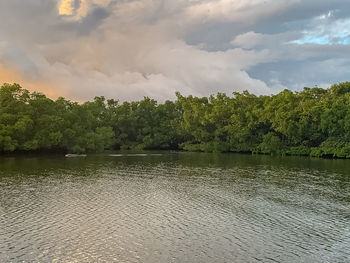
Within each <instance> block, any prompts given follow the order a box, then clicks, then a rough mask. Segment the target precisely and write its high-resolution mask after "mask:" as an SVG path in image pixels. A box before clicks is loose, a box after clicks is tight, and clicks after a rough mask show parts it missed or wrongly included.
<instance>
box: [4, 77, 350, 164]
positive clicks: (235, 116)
mask: <svg viewBox="0 0 350 263" xmlns="http://www.w3.org/2000/svg"><path fill="white" fill-rule="evenodd" d="M176 96H177V99H176V100H175V101H166V102H164V103H160V104H159V103H157V102H156V101H155V100H153V99H150V98H148V97H145V98H144V99H143V100H141V101H136V102H122V103H120V102H119V101H117V100H114V99H108V100H106V99H105V98H104V97H95V99H94V100H93V101H89V102H85V103H77V102H72V101H70V100H66V99H64V98H62V97H60V98H58V99H56V100H52V99H50V98H47V97H46V96H45V95H44V94H42V93H38V92H29V91H28V90H26V89H23V88H22V87H21V86H20V85H18V84H4V85H2V86H1V88H0V152H1V153H7V152H17V151H18V152H22V151H23V152H32V151H49V152H51V151H57V152H71V153H85V152H101V151H104V150H117V149H134V150H143V149H172V150H184V151H203V152H240V153H261V154H271V155H304V156H315V157H330V158H350V82H343V83H338V84H334V85H332V86H331V87H330V88H329V89H322V88H319V87H314V88H304V89H303V90H302V91H300V92H292V91H290V90H284V91H282V92H280V93H278V94H275V95H271V96H256V95H254V94H251V93H249V92H247V91H244V92H242V93H237V92H234V93H233V94H232V96H227V95H226V94H222V93H218V94H217V95H216V96H210V97H194V96H183V95H181V94H180V93H176Z"/></svg>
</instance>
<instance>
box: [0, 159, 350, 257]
mask: <svg viewBox="0 0 350 263" xmlns="http://www.w3.org/2000/svg"><path fill="white" fill-rule="evenodd" d="M122 157H123V158H126V160H127V161H128V159H127V158H128V157H127V156H122ZM129 157H130V158H138V157H144V156H139V155H137V156H129ZM152 158H156V156H153V157H152ZM162 158H163V157H162ZM122 161H123V162H116V163H115V162H110V160H106V161H103V162H102V163H98V164H96V165H91V160H89V159H87V160H83V161H79V162H80V163H79V164H83V166H82V167H81V166H79V169H75V167H74V169H72V168H71V167H69V166H68V167H64V165H66V164H67V163H68V162H69V161H67V160H61V159H60V162H63V164H60V165H63V167H60V169H57V170H50V169H49V170H45V172H42V173H41V174H36V175H33V174H15V175H13V176H5V177H0V262H22V261H23V262H33V261H38V262H152V263H153V262H345V261H346V260H347V259H348V258H350V252H349V251H350V250H349V247H350V229H349V223H350V222H349V221H350V219H349V209H348V208H349V206H348V205H349V204H348V203H347V200H348V197H349V196H348V195H349V180H347V181H346V180H345V181H342V182H339V177H338V176H337V175H335V174H331V175H330V174H327V172H325V171H319V172H318V173H317V170H315V169H312V170H310V169H304V170H303V169H287V168H283V167H266V166H262V165H250V166H246V167H244V166H233V167H229V168H227V167H226V168H225V167H210V166H209V165H208V166H188V165H185V164H183V163H181V162H176V161H169V160H163V159H160V160H159V161H155V162H154V161H152V162H150V161H139V162H135V161H130V162H131V163H128V162H126V161H125V159H123V160H122ZM89 162H90V163H89ZM99 162H101V160H100V159H99ZM84 165H85V166H84ZM334 192H336V193H334ZM344 200H345V201H344Z"/></svg>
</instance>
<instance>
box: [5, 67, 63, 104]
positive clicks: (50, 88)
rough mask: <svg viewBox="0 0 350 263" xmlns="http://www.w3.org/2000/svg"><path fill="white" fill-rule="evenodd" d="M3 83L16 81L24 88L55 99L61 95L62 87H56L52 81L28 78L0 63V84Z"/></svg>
mask: <svg viewBox="0 0 350 263" xmlns="http://www.w3.org/2000/svg"><path fill="white" fill-rule="evenodd" d="M3 83H18V84H20V85H21V86H22V87H23V88H25V89H28V90H30V91H36V92H41V93H44V94H45V95H46V96H48V97H50V98H52V99H56V98H58V97H60V96H62V95H63V94H62V89H60V88H59V87H57V85H53V84H52V83H46V82H44V81H42V82H41V81H33V80H29V79H27V78H25V77H23V76H21V75H20V74H18V73H17V72H15V71H14V70H10V69H6V68H4V67H3V66H2V65H0V86H1V85H2V84H3Z"/></svg>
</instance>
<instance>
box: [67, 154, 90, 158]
mask: <svg viewBox="0 0 350 263" xmlns="http://www.w3.org/2000/svg"><path fill="white" fill-rule="evenodd" d="M65 157H68V158H69V157H86V154H75V153H67V154H66V155H65Z"/></svg>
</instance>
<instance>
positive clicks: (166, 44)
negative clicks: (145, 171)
mask: <svg viewBox="0 0 350 263" xmlns="http://www.w3.org/2000/svg"><path fill="white" fill-rule="evenodd" d="M349 14H350V3H349V1H347V0H336V1H332V2H329V1H324V0H321V1H316V0H308V1H302V2H301V1H299V0H292V1H283V0H280V1H272V0H256V1H252V2H249V3H248V2H246V1H240V0H231V1H229V0H218V1H214V0H206V1H204V0H198V1H183V0H181V1H176V2H173V1H168V0H162V1H161V0H131V1H117V0H47V1H45V2H43V1H40V0H33V1H26V2H23V1H21V0H12V1H4V2H1V3H0V15H1V17H2V18H3V21H6V23H2V24H1V25H0V82H1V84H2V83H19V84H20V85H21V86H22V87H23V88H25V89H28V90H30V91H37V92H41V93H44V94H45V95H46V96H48V97H49V98H57V97H65V98H66V99H69V100H73V101H80V102H84V101H88V100H91V99H93V98H94V97H95V96H96V95H97V96H104V97H106V98H111V99H118V100H120V101H137V100H140V99H142V98H143V97H150V98H152V99H155V100H157V101H165V100H174V99H175V92H177V91H178V92H180V93H181V94H183V95H185V96H188V95H193V96H197V97H204V96H205V97H208V96H210V95H215V94H217V93H225V94H228V95H229V94H232V92H242V91H244V90H248V91H249V92H250V93H252V94H255V95H272V94H276V93H279V92H280V91H282V90H284V89H289V90H291V91H301V90H302V89H303V88H304V87H314V86H318V87H320V88H329V87H330V86H331V85H332V84H334V83H340V82H345V81H347V80H348V73H349V70H348V67H349V65H350V30H349V28H350V15H349ZM23 25H25V26H23Z"/></svg>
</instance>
